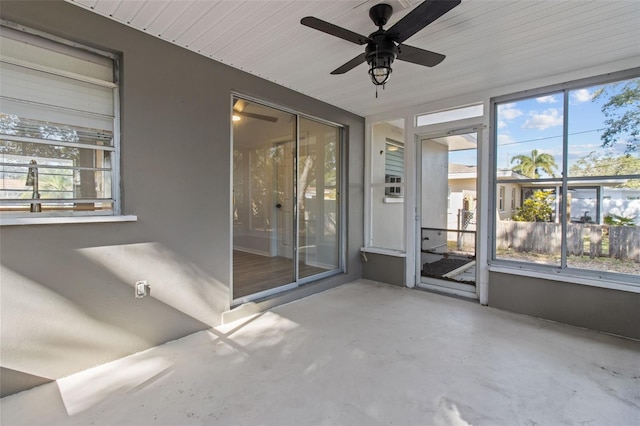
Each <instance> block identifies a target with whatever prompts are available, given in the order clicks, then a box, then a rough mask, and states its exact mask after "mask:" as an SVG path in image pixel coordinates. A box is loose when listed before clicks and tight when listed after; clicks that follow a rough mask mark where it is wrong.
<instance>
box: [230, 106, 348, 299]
mask: <svg viewBox="0 0 640 426" xmlns="http://www.w3.org/2000/svg"><path fill="white" fill-rule="evenodd" d="M233 115H234V125H233V201H232V202H233V300H234V302H235V303H243V302H245V301H248V300H254V299H257V298H261V297H266V296H269V295H271V294H273V293H274V292H276V291H283V290H287V289H290V288H294V287H296V286H297V285H298V284H299V283H300V282H306V281H310V280H313V279H316V278H317V277H319V276H322V275H321V274H328V273H331V272H336V271H339V270H340V267H341V262H340V255H341V247H340V244H339V242H340V238H339V237H338V236H339V230H340V208H339V184H340V176H339V167H338V166H339V160H340V159H339V152H340V130H339V128H338V127H336V126H331V125H328V124H325V123H320V122H317V121H314V120H310V119H306V118H302V117H297V116H296V115H295V114H291V113H289V112H285V111H281V110H278V109H275V108H271V107H267V106H264V105H260V104H257V103H254V102H250V101H246V100H243V99H239V98H236V99H234V108H233ZM297 123H299V130H298V129H297V128H296V127H297Z"/></svg>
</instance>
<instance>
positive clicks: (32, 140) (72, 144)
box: [0, 134, 116, 152]
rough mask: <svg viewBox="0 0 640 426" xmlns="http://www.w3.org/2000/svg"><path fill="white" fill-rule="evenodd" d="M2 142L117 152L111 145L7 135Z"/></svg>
mask: <svg viewBox="0 0 640 426" xmlns="http://www.w3.org/2000/svg"><path fill="white" fill-rule="evenodd" d="M0 140H7V141H11V142H22V143H36V144H40V145H54V146H67V147H70V148H83V149H91V150H98V151H110V152H112V151H115V150H116V148H115V146H109V145H92V144H88V143H77V142H65V141H55V140H51V139H41V138H30V137H26V136H13V135H5V134H0Z"/></svg>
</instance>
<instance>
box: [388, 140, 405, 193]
mask: <svg viewBox="0 0 640 426" xmlns="http://www.w3.org/2000/svg"><path fill="white" fill-rule="evenodd" d="M384 173H385V176H384V177H385V180H384V181H385V183H402V180H403V178H404V147H403V146H402V143H401V142H395V141H387V142H386V143H385V159H384ZM385 195H387V196H390V197H402V186H387V187H386V188H385Z"/></svg>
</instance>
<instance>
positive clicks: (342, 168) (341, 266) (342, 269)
mask: <svg viewBox="0 0 640 426" xmlns="http://www.w3.org/2000/svg"><path fill="white" fill-rule="evenodd" d="M234 99H242V100H244V101H248V102H252V103H256V104H259V105H262V106H265V107H269V108H274V109H277V110H279V111H282V112H286V113H289V114H292V115H294V116H295V117H296V131H295V138H296V139H295V144H294V146H295V149H294V150H295V152H294V158H293V172H292V173H293V230H292V231H293V232H294V238H293V244H294V247H293V264H294V265H293V269H294V282H292V283H288V284H284V285H281V286H278V287H274V288H271V289H268V290H264V291H261V292H258V293H254V294H250V295H247V296H243V297H239V298H234V297H233V288H234V283H233V196H230V197H229V212H230V214H229V230H230V234H231V238H230V239H229V270H230V274H229V277H230V285H229V302H230V306H231V307H236V306H239V305H241V304H244V303H248V302H252V301H255V300H259V299H265V298H269V297H271V296H274V295H277V294H280V293H282V292H284V291H288V290H292V289H295V288H297V287H299V286H301V285H304V284H308V283H311V282H315V281H318V280H321V279H324V278H328V277H330V276H333V275H337V274H342V273H346V272H347V271H346V253H345V248H346V244H347V236H346V229H347V226H346V223H345V221H346V218H347V207H346V204H347V203H346V202H345V200H344V198H343V196H344V194H346V193H347V191H346V188H347V182H346V180H347V179H346V171H347V167H346V156H345V153H346V152H347V149H346V143H347V142H346V140H345V135H346V132H345V127H344V126H343V125H341V124H339V123H334V122H332V121H329V120H325V119H322V118H318V117H314V116H311V115H308V114H303V113H300V112H298V111H295V110H292V109H290V108H286V107H282V106H280V105H277V104H274V103H270V102H266V101H264V100H261V99H257V98H254V97H251V96H248V95H245V94H242V93H239V92H231V97H230V106H229V111H230V117H229V126H230V136H231V139H230V147H231V149H230V155H229V161H230V165H229V170H230V172H229V177H230V179H229V187H230V194H233V183H234V176H233V148H234V129H233V120H232V115H233V105H234ZM301 118H304V119H307V120H311V121H315V122H318V123H321V124H325V125H329V126H332V127H335V128H336V129H337V130H338V143H337V146H336V155H337V157H338V160H337V164H336V173H337V175H338V176H337V179H338V182H337V187H336V198H337V203H338V205H337V208H336V213H337V214H338V226H337V229H336V242H337V244H338V266H337V268H335V269H332V270H329V271H325V272H322V273H319V274H315V275H311V276H308V277H304V278H302V279H301V278H300V277H299V258H298V257H299V247H298V246H299V231H300V223H299V220H298V161H299V153H300V119H301Z"/></svg>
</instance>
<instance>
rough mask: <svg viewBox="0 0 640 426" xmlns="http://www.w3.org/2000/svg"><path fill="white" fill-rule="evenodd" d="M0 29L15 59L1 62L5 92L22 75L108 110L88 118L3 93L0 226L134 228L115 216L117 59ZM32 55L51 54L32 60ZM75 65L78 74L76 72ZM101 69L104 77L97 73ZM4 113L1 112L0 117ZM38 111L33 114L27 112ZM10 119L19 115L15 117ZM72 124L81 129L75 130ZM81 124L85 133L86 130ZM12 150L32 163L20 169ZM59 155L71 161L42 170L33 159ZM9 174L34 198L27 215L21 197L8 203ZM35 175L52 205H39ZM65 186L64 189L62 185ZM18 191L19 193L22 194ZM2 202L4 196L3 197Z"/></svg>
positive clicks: (22, 30) (33, 33)
mask: <svg viewBox="0 0 640 426" xmlns="http://www.w3.org/2000/svg"><path fill="white" fill-rule="evenodd" d="M0 25H1V28H2V37H3V38H5V41H6V42H7V43H5V46H4V47H5V48H6V49H9V50H8V52H12V51H13V52H17V53H18V54H11V53H10V54H3V55H2V58H1V63H2V67H3V68H6V69H9V70H11V73H9V74H11V75H7V73H5V79H4V80H5V82H4V83H3V85H4V84H8V86H7V87H10V86H14V84H9V83H10V80H11V79H12V78H19V79H20V78H21V76H22V75H24V76H25V78H26V80H25V82H26V81H28V80H29V77H27V75H33V76H35V77H31V79H33V78H39V79H40V80H39V81H41V82H44V81H45V80H46V79H47V78H49V79H52V80H51V81H52V82H56V81H57V82H59V84H63V85H65V84H66V86H65V87H67V89H66V90H73V87H74V85H76V87H77V90H78V91H80V92H92V91H95V93H98V92H100V91H101V93H102V95H101V96H102V99H108V101H107V102H108V103H107V104H106V105H102V106H101V107H100V108H102V110H101V111H97V110H96V111H92V110H89V109H86V110H85V109H83V108H82V107H76V108H74V105H72V102H69V101H67V102H66V103H67V104H66V105H64V102H61V101H59V102H60V105H58V104H57V103H56V101H54V102H52V103H49V102H44V103H43V102H41V101H39V99H31V97H33V96H31V95H26V96H25V97H22V96H18V97H15V96H12V95H13V94H14V92H16V91H17V90H18V89H15V88H14V89H13V90H12V91H11V93H9V94H8V95H7V93H6V92H7V91H5V90H3V92H5V93H3V94H2V95H3V96H2V98H3V104H4V105H5V107H4V108H1V109H2V121H3V123H4V125H3V126H2V127H3V129H4V130H3V131H2V135H1V137H2V139H3V147H2V156H3V157H2V171H3V182H2V188H3V191H2V192H3V196H2V197H0V198H1V199H0V208H2V210H5V211H4V212H3V213H2V214H1V215H0V218H1V219H2V222H1V224H2V225H14V224H30V223H34V224H35V223H37V224H46V223H73V222H74V221H75V220H74V218H77V219H78V220H81V221H82V222H90V221H93V219H92V218H95V221H116V220H125V221H130V220H135V216H127V217H124V216H121V213H122V210H121V208H122V206H121V200H120V93H119V90H120V84H119V80H120V78H119V77H120V68H119V62H120V58H119V56H118V55H117V54H113V53H110V52H106V51H102V50H99V49H95V48H92V47H89V46H85V45H82V44H80V43H76V42H73V41H70V40H66V39H63V38H60V37H56V36H53V35H50V34H47V33H44V32H41V31H38V30H34V29H31V28H28V27H25V26H22V25H19V24H15V23H13V22H10V21H7V20H4V19H3V20H0ZM20 43H22V44H25V45H26V46H30V49H31V50H33V52H31V51H30V49H22V51H20V50H19V49H18V50H16V48H15V47H12V46H11V45H12V44H20ZM31 46H33V47H31ZM12 49H13V50H12ZM38 50H39V51H42V52H50V54H49V55H46V54H45V55H42V54H38ZM5 53H6V52H5ZM56 55H57V57H56ZM62 57H68V58H70V60H69V61H64V60H61V59H60V58H62ZM74 64H76V65H75V68H74ZM78 64H80V68H79V70H80V71H77V70H76V69H78ZM82 64H87V66H83V65H82ZM100 68H102V71H99V69H100ZM13 76H15V77H13ZM37 76H41V77H37ZM47 76H48V77H47ZM18 81H20V80H18ZM35 81H38V80H35ZM74 82H75V83H74ZM27 84H28V83H23V86H21V87H24V89H22V90H35V89H30V86H29V85H27ZM80 92H78V93H80ZM18 93H19V92H18ZM25 93H27V92H25ZM68 93H72V92H68ZM106 94H108V96H107V97H105V95H106ZM50 96H53V95H50ZM83 96H93V95H87V94H84V95H83ZM52 99H53V98H52ZM70 99H72V98H70ZM87 99H90V98H87ZM96 100H98V98H96ZM78 102H80V101H78ZM97 103H99V101H98V102H97ZM93 108H96V107H93ZM5 109H7V111H4V110H5ZM107 109H108V111H107ZM36 110H37V111H39V112H38V113H31V112H30V111H36ZM16 112H18V113H21V114H20V115H16ZM34 117H35V119H34ZM43 117H44V118H43ZM65 117H67V118H65ZM69 117H76V118H75V119H69ZM77 121H80V122H81V123H83V124H78V123H77ZM84 123H87V124H88V125H89V127H85V126H86V124H84ZM100 123H103V124H100ZM101 129H106V130H101ZM38 131H39V133H38ZM47 132H48V133H47ZM56 132H57V134H58V135H57V136H56ZM65 135H66V136H65ZM65 138H67V140H65ZM18 145H20V146H21V147H22V148H20V151H21V152H22V154H21V155H22V156H24V154H25V153H26V151H29V150H31V152H32V153H31V154H29V155H27V157H31V159H30V161H28V160H27V161H24V164H22V163H20V162H19V161H18V157H16V156H15V155H11V147H10V146H13V150H14V151H15V149H18ZM37 147H41V148H37ZM47 147H48V148H47ZM25 150H26V151H25ZM63 150H66V151H68V152H69V153H68V154H67V158H76V159H73V160H71V159H70V160H63V158H64V155H63V156H62V157H60V158H57V157H51V161H52V162H53V164H43V163H44V162H46V154H45V157H43V158H36V157H38V155H37V153H39V152H40V153H41V152H43V151H44V152H46V151H51V152H61V151H63ZM13 157H15V158H13ZM19 157H20V155H19ZM25 158H26V157H25ZM27 168H28V170H27ZM12 169H14V170H13V174H16V173H17V174H18V175H21V177H23V178H24V177H25V176H23V175H26V182H27V184H26V186H30V187H31V188H32V191H33V194H32V196H31V198H30V199H29V200H28V204H29V205H30V206H31V207H30V208H29V210H28V211H24V210H23V209H24V207H17V205H18V204H24V203H25V201H22V202H21V201H20V200H22V199H23V198H24V197H18V198H15V196H14V197H13V198H12V197H11V193H12V192H15V191H12V190H11V188H13V187H15V184H11V183H10V181H9V185H8V186H7V182H8V181H6V179H7V176H8V175H7V173H9V174H11V173H12V171H11V170H12ZM18 169H24V170H18ZM39 175H40V176H42V177H43V178H47V177H49V178H51V179H53V180H54V190H52V191H51V190H50V191H49V194H48V195H52V194H51V192H53V193H54V194H56V195H57V197H56V196H49V197H41V194H40V193H39V192H40V191H39V189H40V188H39V186H38V183H39ZM88 176H92V177H91V178H88ZM34 178H35V182H34ZM14 180H15V179H14ZM63 181H64V182H66V183H62V182H63ZM91 182H93V183H91ZM87 183H88V184H87ZM56 184H57V185H59V186H60V185H64V188H60V187H56V186H55V185H56ZM91 186H94V188H91ZM19 191H22V192H24V189H22V190H19ZM44 192H45V193H46V192H47V190H46V189H45V190H44ZM94 193H95V195H94ZM5 194H8V195H7V196H6V197H5ZM23 195H24V194H23ZM60 195H63V196H62V197H60ZM65 195H66V196H65ZM96 195H98V196H96ZM105 195H108V196H105ZM13 204H16V207H12V205H13ZM103 206H106V208H103ZM12 210H13V211H12ZM43 210H47V211H43Z"/></svg>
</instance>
